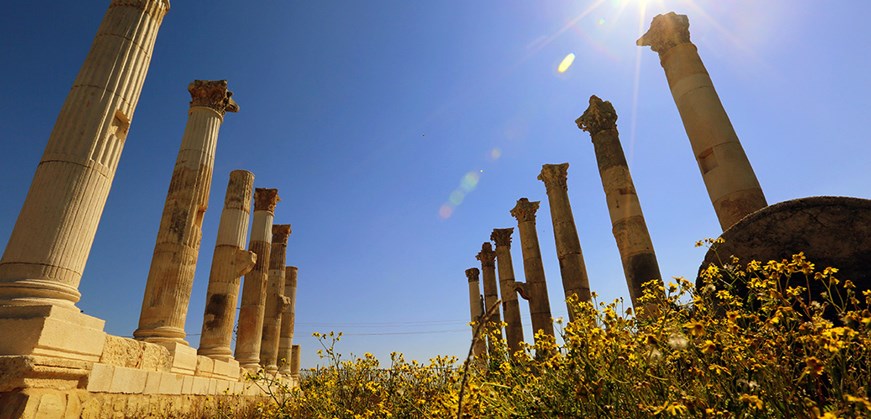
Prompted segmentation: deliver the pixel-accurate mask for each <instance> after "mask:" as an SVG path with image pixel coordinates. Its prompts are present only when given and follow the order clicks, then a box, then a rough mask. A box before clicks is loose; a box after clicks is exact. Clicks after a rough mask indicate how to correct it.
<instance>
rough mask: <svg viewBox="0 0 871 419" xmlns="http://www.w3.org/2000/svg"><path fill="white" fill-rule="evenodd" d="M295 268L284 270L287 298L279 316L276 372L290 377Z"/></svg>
mask: <svg viewBox="0 0 871 419" xmlns="http://www.w3.org/2000/svg"><path fill="white" fill-rule="evenodd" d="M298 271H299V270H298V269H297V267H296V266H288V267H287V269H285V274H284V275H285V278H286V279H285V282H284V296H285V297H287V303H288V304H287V307H286V308H285V310H284V313H283V314H282V315H281V337H280V338H279V339H278V342H279V343H278V372H279V373H281V375H283V376H289V375H290V360H291V356H292V355H293V352H292V351H293V331H294V327H295V324H296V278H297V275H298Z"/></svg>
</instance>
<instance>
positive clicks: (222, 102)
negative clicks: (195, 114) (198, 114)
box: [188, 80, 239, 116]
mask: <svg viewBox="0 0 871 419" xmlns="http://www.w3.org/2000/svg"><path fill="white" fill-rule="evenodd" d="M188 91H189V92H190V93H191V107H192V108H193V107H206V108H211V109H214V110H215V111H216V112H218V113H219V114H221V116H223V115H224V114H225V113H226V112H239V105H237V104H236V101H235V100H233V98H232V97H231V96H233V92H231V91H229V90H227V80H194V81H192V82H191V84H189V85H188Z"/></svg>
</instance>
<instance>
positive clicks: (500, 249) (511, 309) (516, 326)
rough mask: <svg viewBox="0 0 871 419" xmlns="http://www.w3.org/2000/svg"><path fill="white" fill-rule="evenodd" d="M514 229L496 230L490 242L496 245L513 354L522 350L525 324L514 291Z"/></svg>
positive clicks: (500, 286)
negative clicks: (522, 321) (512, 246)
mask: <svg viewBox="0 0 871 419" xmlns="http://www.w3.org/2000/svg"><path fill="white" fill-rule="evenodd" d="M513 233H514V228H495V229H493V232H492V233H490V240H492V241H493V243H496V268H497V269H498V270H499V294H500V295H501V296H502V313H503V315H504V316H505V322H506V323H508V325H507V326H505V338H506V339H507V340H508V349H509V350H510V351H511V353H512V354H514V353H515V352H517V351H519V350H521V349H522V348H521V346H520V342H523V324H522V323H521V322H520V303H519V302H518V301H517V293H516V292H515V291H514V288H515V286H514V264H513V263H512V261H511V234H513Z"/></svg>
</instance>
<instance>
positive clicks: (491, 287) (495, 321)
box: [475, 242, 502, 332]
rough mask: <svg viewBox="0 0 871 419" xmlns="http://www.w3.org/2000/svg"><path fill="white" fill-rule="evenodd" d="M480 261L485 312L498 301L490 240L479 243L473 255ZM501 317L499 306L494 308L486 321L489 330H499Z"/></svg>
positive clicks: (493, 256)
mask: <svg viewBox="0 0 871 419" xmlns="http://www.w3.org/2000/svg"><path fill="white" fill-rule="evenodd" d="M475 258H476V259H478V260H480V261H481V273H482V276H483V279H484V312H485V313H486V312H487V310H489V309H490V308H491V307H493V306H494V305H495V304H496V303H497V302H498V301H499V291H498V290H499V286H498V285H497V282H496V252H494V251H493V245H492V244H490V242H484V244H482V245H481V251H480V252H478V255H477V256H476V257H475ZM501 322H502V318H501V316H500V315H499V308H498V307H497V308H496V310H494V312H493V315H492V316H490V318H489V319H488V321H487V324H488V325H489V327H488V328H487V330H488V331H489V332H492V331H495V330H501V329H502V327H501V326H499V324H500V323H501Z"/></svg>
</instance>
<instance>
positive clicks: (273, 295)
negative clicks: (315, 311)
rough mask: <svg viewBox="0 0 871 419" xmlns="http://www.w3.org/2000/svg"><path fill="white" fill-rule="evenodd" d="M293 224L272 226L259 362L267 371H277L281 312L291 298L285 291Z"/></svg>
mask: <svg viewBox="0 0 871 419" xmlns="http://www.w3.org/2000/svg"><path fill="white" fill-rule="evenodd" d="M289 236H290V224H276V225H273V226H272V250H270V252H269V279H268V281H267V284H266V308H265V310H264V314H263V333H262V334H263V337H262V338H261V341H260V365H261V366H263V368H264V369H266V372H267V373H269V374H272V375H275V373H276V372H278V345H279V341H278V340H279V337H280V335H281V315H282V313H284V310H285V309H286V308H287V306H288V304H289V301H288V298H287V297H286V296H285V295H284V286H285V283H286V282H287V277H286V273H285V268H286V267H285V266H284V264H285V262H286V260H287V239H288V237H289Z"/></svg>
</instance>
